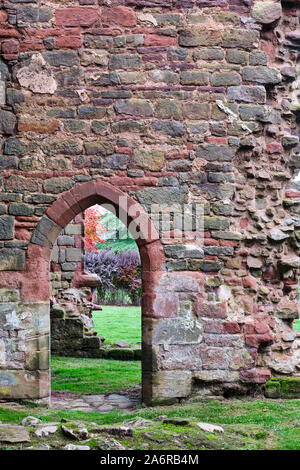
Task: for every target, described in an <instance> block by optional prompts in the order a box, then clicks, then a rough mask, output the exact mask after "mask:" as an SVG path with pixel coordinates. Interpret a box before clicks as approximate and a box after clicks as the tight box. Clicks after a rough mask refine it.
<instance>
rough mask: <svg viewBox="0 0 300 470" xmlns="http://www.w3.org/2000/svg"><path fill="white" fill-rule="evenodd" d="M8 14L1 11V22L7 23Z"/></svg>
mask: <svg viewBox="0 0 300 470" xmlns="http://www.w3.org/2000/svg"><path fill="white" fill-rule="evenodd" d="M7 18H8V14H7V13H6V11H0V23H5V22H6V21H7Z"/></svg>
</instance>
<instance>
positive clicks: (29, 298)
mask: <svg viewBox="0 0 300 470" xmlns="http://www.w3.org/2000/svg"><path fill="white" fill-rule="evenodd" d="M120 198H121V199H120ZM120 200H122V201H123V204H124V207H123V208H122V207H120V205H119V201H120ZM96 203H97V204H103V203H110V204H112V205H113V206H114V207H115V208H116V210H117V212H118V213H120V211H123V212H124V210H125V206H126V207H127V210H128V212H127V214H128V224H129V225H128V226H129V229H130V228H131V229H133V227H134V230H135V231H136V233H139V237H138V238H137V239H136V242H137V244H138V247H139V250H140V256H141V263H142V273H143V274H142V277H143V299H142V317H151V315H152V310H153V305H152V303H153V300H154V298H155V294H154V289H155V285H156V283H157V281H158V279H159V277H160V275H161V274H162V273H163V272H164V271H165V257H164V252H163V249H162V246H161V243H160V241H159V237H158V234H157V232H156V229H155V228H154V226H153V224H152V222H151V220H150V218H149V216H148V215H147V214H146V212H145V211H144V210H143V209H142V207H141V206H140V205H139V204H137V203H136V202H135V201H134V200H133V199H132V198H130V197H129V196H128V195H126V194H125V193H123V192H122V191H120V190H118V189H116V188H115V187H113V186H112V185H110V184H108V183H104V182H102V181H91V182H86V183H78V184H76V185H75V186H74V187H73V188H72V189H71V190H70V191H67V192H65V193H63V194H62V195H61V197H59V198H58V199H57V200H56V201H55V202H54V203H53V204H52V206H50V207H49V209H48V210H47V212H46V215H44V216H43V217H42V218H41V219H40V222H39V223H38V225H37V227H36V228H35V230H34V232H33V234H32V238H31V242H30V244H29V246H28V258H27V263H26V275H25V276H24V279H23V282H22V287H21V294H20V295H21V300H22V305H23V308H25V309H26V305H30V306H31V307H30V309H31V314H32V315H33V316H34V318H35V320H34V321H35V323H39V325H38V327H37V328H36V330H37V331H35V333H34V341H33V342H31V344H30V346H28V344H27V346H28V347H29V348H30V350H31V357H32V360H33V362H34V365H33V366H32V369H33V368H34V373H33V370H32V373H31V372H29V371H28V372H27V378H28V373H29V375H30V374H32V377H31V379H30V380H29V382H28V383H27V387H26V386H24V381H25V382H26V377H25V376H26V374H25V372H26V371H24V374H23V375H22V374H20V373H19V374H18V376H19V377H18V379H16V385H17V382H18V381H19V383H21V382H23V384H22V386H18V387H17V390H16V389H14V387H10V390H11V391H10V392H9V393H8V396H7V397H8V398H9V396H12V397H14V398H25V397H30V398H38V399H39V398H47V397H48V396H49V395H50V369H49V343H50V341H49V339H50V327H49V316H50V313H49V295H50V294H49V283H50V280H49V273H50V253H51V248H52V246H53V243H54V242H55V240H56V237H57V236H58V235H59V233H60V232H61V230H62V229H63V228H64V227H65V226H66V225H67V224H68V223H69V222H70V221H71V220H72V219H73V218H74V217H75V216H76V215H77V214H78V213H80V212H82V211H83V210H85V209H86V208H88V207H90V206H92V205H94V204H96ZM123 215H124V214H123ZM130 224H131V225H130ZM37 273H38V275H37ZM151 355H152V347H151V334H150V335H149V331H147V332H145V331H143V335H142V377H143V379H142V399H143V402H144V403H148V404H149V403H151V401H152V395H153V393H152V384H153V380H152V368H151V367H152V366H151V365H152V364H153V358H152V357H151ZM19 372H20V371H19ZM21 376H22V380H21V381H20V377H21Z"/></svg>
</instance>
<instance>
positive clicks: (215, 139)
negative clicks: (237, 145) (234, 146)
mask: <svg viewBox="0 0 300 470" xmlns="http://www.w3.org/2000/svg"><path fill="white" fill-rule="evenodd" d="M205 141H206V142H208V143H210V144H227V137H207V138H206V139H205Z"/></svg>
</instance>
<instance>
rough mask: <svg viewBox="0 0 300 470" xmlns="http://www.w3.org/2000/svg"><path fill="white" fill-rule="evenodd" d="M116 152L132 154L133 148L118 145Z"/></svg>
mask: <svg viewBox="0 0 300 470" xmlns="http://www.w3.org/2000/svg"><path fill="white" fill-rule="evenodd" d="M117 152H118V153H123V154H125V155H132V154H133V150H132V149H130V148H129V147H118V148H117Z"/></svg>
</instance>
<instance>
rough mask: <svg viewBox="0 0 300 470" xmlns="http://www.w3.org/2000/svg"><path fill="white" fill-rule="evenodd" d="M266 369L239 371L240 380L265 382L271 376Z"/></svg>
mask: <svg viewBox="0 0 300 470" xmlns="http://www.w3.org/2000/svg"><path fill="white" fill-rule="evenodd" d="M271 375H272V374H271V372H270V371H269V370H267V369H249V370H244V371H243V372H241V381H242V382H247V383H265V382H267V380H269V379H270V378H271Z"/></svg>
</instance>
